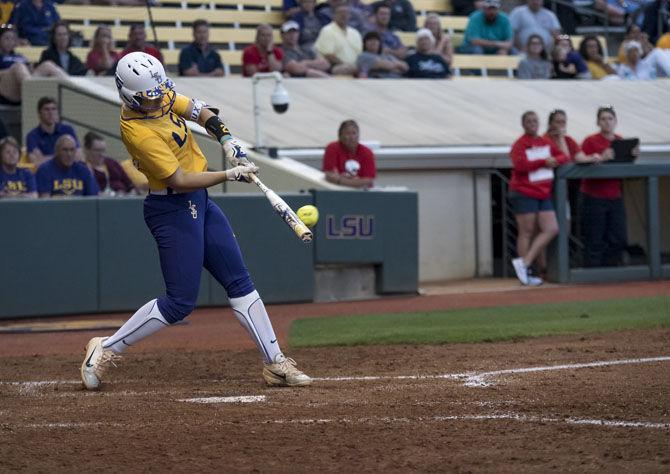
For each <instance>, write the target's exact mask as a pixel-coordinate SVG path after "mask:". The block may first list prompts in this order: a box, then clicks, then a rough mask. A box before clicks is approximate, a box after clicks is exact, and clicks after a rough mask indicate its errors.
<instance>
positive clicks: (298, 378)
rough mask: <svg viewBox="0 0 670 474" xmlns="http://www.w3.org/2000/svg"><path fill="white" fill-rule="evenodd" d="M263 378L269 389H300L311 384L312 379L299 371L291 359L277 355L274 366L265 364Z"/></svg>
mask: <svg viewBox="0 0 670 474" xmlns="http://www.w3.org/2000/svg"><path fill="white" fill-rule="evenodd" d="M263 378H264V379H265V382H266V383H267V384H268V385H269V386H271V387H300V386H303V385H309V384H311V383H312V379H311V378H310V377H309V376H307V375H305V374H304V373H302V372H301V371H299V370H298V369H297V367H296V363H295V361H294V360H293V359H291V358H288V357H284V355H283V354H277V356H276V357H275V362H274V364H265V365H264V367H263Z"/></svg>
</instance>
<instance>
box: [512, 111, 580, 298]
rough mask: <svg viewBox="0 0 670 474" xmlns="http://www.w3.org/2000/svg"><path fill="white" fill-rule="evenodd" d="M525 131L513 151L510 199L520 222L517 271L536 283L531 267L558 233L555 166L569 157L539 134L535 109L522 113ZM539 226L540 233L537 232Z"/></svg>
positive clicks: (520, 276)
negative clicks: (553, 201) (552, 191)
mask: <svg viewBox="0 0 670 474" xmlns="http://www.w3.org/2000/svg"><path fill="white" fill-rule="evenodd" d="M521 124H522V126H523V130H524V134H523V135H522V136H521V137H520V138H519V139H518V140H517V141H516V142H514V145H512V150H511V151H510V159H511V160H512V179H511V180H510V197H509V199H510V202H511V204H512V209H513V212H514V216H515V218H516V222H517V228H518V234H517V238H516V249H517V256H518V257H517V258H515V259H513V260H512V265H513V266H514V271H515V272H516V276H517V278H518V279H519V281H520V282H521V283H522V284H523V285H531V286H536V285H540V284H542V279H540V278H538V277H534V276H532V275H529V273H528V269H529V267H530V266H531V265H532V264H533V262H535V260H536V259H537V258H538V257H539V256H540V255H541V254H542V253H543V252H544V251H545V249H546V247H547V245H549V243H550V242H551V241H552V240H553V239H554V237H555V236H556V234H558V223H557V222H556V213H555V212H554V205H553V203H552V200H551V188H552V184H553V180H554V173H553V169H554V168H556V167H558V166H560V165H561V164H563V163H566V162H567V161H568V160H569V158H568V157H567V156H566V155H564V154H563V153H562V152H561V151H560V150H559V149H558V148H557V147H556V145H554V144H553V143H552V142H550V141H549V140H547V139H545V138H544V137H541V136H540V135H539V134H538V130H539V128H540V121H539V119H538V116H537V114H536V113H535V112H532V111H528V112H525V113H524V114H523V115H522V116H521ZM537 229H539V232H537V233H536V231H537Z"/></svg>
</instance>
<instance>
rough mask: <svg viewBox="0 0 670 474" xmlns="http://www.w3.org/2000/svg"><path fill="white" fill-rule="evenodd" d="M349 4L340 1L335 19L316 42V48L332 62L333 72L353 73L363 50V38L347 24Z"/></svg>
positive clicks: (331, 69)
mask: <svg viewBox="0 0 670 474" xmlns="http://www.w3.org/2000/svg"><path fill="white" fill-rule="evenodd" d="M348 21H349V5H348V4H347V3H346V2H340V3H338V4H337V5H336V7H335V10H334V12H333V21H332V22H331V23H329V24H328V25H326V26H324V27H323V28H322V29H321V31H320V32H319V37H318V38H317V39H316V43H314V48H315V49H316V51H317V52H318V53H320V54H322V55H323V56H324V57H325V58H326V59H327V60H328V62H329V63H330V66H331V68H330V72H331V73H332V74H343V75H353V74H355V73H356V71H357V69H356V59H357V58H358V55H359V54H360V53H361V51H363V38H362V37H361V34H360V33H359V32H358V30H356V29H354V28H352V27H351V26H348V25H347V22H348Z"/></svg>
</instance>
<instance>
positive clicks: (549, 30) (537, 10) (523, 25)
mask: <svg viewBox="0 0 670 474" xmlns="http://www.w3.org/2000/svg"><path fill="white" fill-rule="evenodd" d="M509 20H510V23H511V24H512V30H514V45H515V46H516V47H517V48H518V49H520V50H524V51H525V47H526V46H527V45H528V39H529V38H530V36H531V35H540V37H541V38H542V43H543V44H544V47H545V48H547V50H549V51H551V50H552V49H553V47H554V37H555V36H557V35H558V34H559V33H560V32H561V24H560V23H559V22H558V18H556V15H555V14H554V12H552V11H551V10H548V9H546V8H544V7H542V0H527V4H526V5H521V6H518V7H516V8H515V9H514V10H512V13H510V16H509Z"/></svg>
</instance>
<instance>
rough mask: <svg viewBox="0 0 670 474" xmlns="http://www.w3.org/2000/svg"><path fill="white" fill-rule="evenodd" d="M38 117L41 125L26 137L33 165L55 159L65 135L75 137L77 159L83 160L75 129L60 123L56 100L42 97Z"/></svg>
mask: <svg viewBox="0 0 670 474" xmlns="http://www.w3.org/2000/svg"><path fill="white" fill-rule="evenodd" d="M37 115H38V118H39V125H38V126H37V127H35V128H33V129H32V130H31V131H30V132H28V135H27V136H26V148H27V150H28V158H29V160H30V162H31V163H33V164H34V165H35V166H40V165H41V164H42V163H44V162H45V161H47V160H49V159H51V158H53V155H54V153H55V145H56V142H57V141H58V139H59V138H60V137H62V136H63V135H69V136H71V137H73V139H74V141H75V144H76V150H75V151H76V155H77V159H79V160H82V159H83V154H82V153H81V150H80V149H79V142H78V141H77V135H76V133H75V131H74V129H73V128H72V127H70V126H69V125H67V124H65V123H62V122H61V121H60V114H59V113H58V102H56V99H54V98H53V97H42V98H41V99H40V100H39V101H38V102H37Z"/></svg>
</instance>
